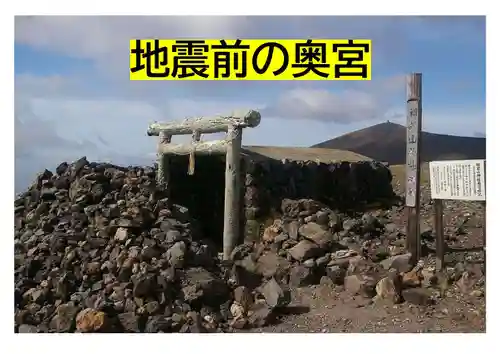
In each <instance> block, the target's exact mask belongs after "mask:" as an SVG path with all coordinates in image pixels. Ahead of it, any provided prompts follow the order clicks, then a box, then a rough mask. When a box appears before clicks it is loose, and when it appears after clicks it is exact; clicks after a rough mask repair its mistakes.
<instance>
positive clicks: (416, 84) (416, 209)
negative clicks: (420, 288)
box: [406, 73, 422, 265]
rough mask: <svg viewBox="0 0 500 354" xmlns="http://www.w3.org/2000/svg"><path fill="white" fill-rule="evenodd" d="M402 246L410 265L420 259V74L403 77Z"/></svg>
mask: <svg viewBox="0 0 500 354" xmlns="http://www.w3.org/2000/svg"><path fill="white" fill-rule="evenodd" d="M406 107H407V116H406V117H407V131H406V211H407V218H408V220H407V232H406V247H407V250H408V251H409V252H410V253H411V255H412V257H411V263H412V264H413V265H416V264H417V262H418V260H419V259H420V253H421V242H420V167H421V161H420V152H421V136H422V74H420V73H414V74H410V75H408V76H407V78H406Z"/></svg>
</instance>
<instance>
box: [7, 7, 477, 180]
mask: <svg viewBox="0 0 500 354" xmlns="http://www.w3.org/2000/svg"><path fill="white" fill-rule="evenodd" d="M426 21H427V20H426V19H424V21H423V22H421V20H419V19H415V20H414V19H408V18H396V17H336V18H334V19H332V18H331V17H245V16H239V17H221V16H213V17H193V16H190V17H180V16H176V17H150V16H148V17H110V16H100V17H96V16H92V17H85V16H78V17H67V16H66V17H65V16H30V17H17V18H16V22H15V30H16V32H15V36H16V38H15V40H16V42H17V43H21V44H26V45H29V46H33V47H37V48H40V49H42V50H44V51H51V52H55V53H59V54H63V55H66V56H72V57H74V58H81V59H82V58H83V59H85V60H87V61H88V62H90V63H91V64H93V65H94V68H97V69H99V70H100V71H99V72H97V73H96V72H94V73H93V75H88V74H89V73H88V72H86V73H80V75H81V76H80V77H78V76H72V77H67V76H58V75H52V76H47V77H44V76H35V75H29V74H22V75H16V82H15V94H16V121H15V122H16V123H15V128H16V132H15V134H16V175H17V172H18V171H20V172H19V173H22V174H23V176H24V175H30V177H29V179H31V175H34V173H36V172H37V171H38V170H40V169H41V168H43V167H48V166H53V167H55V165H57V163H59V162H60V161H62V160H73V159H76V158H78V157H80V156H82V155H87V156H88V157H89V158H90V159H112V160H113V161H114V162H117V163H123V164H128V163H140V162H142V161H145V159H146V160H148V161H150V160H151V156H152V154H154V150H155V144H156V141H155V139H154V138H151V137H147V136H146V134H145V132H146V129H147V125H148V123H149V122H152V121H154V120H157V121H158V120H159V121H165V120H168V121H170V120H177V119H182V118H184V117H186V116H199V115H215V114H224V113H229V112H231V111H233V110H239V109H246V108H252V109H260V110H261V112H262V114H263V120H262V123H261V125H260V126H259V127H258V128H256V129H249V130H248V132H245V134H244V143H246V144H252V145H281V146H283V145H296V146H308V145H312V144H315V143H318V142H319V141H323V140H327V139H330V138H333V137H334V136H336V135H339V134H342V133H347V132H349V131H351V130H355V129H359V128H362V127H363V126H364V125H367V124H370V123H366V121H367V120H369V119H372V120H373V122H374V123H377V122H379V121H380V120H385V119H391V120H394V119H392V117H402V116H403V115H404V106H400V105H398V106H396V107H395V106H394V101H396V102H397V103H399V102H404V82H403V80H402V79H403V76H401V75H394V76H391V77H388V78H385V79H383V80H377V79H375V80H373V81H372V82H349V83H347V82H336V83H335V85H332V83H324V82H313V83H308V82H300V83H297V82H265V83H262V82H245V81H242V82H196V83H193V82H174V83H171V82H130V81H129V78H128V50H129V49H128V46H129V40H130V39H131V38H147V37H159V38H179V37H201V38H221V37H225V38H304V37H316V38H324V37H335V38H347V37H353V38H370V39H372V40H373V43H374V61H375V62H377V61H378V62H383V63H384V65H390V63H391V60H394V55H395V54H396V55H397V54H398V53H402V52H404V50H405V46H406V45H408V40H407V39H408V38H409V36H411V35H413V34H412V33H414V32H415V30H416V29H418V30H419V31H422V32H424V31H425V32H429V31H432V29H433V28H434V27H433V26H434V25H433V24H432V21H431V22H426ZM403 22H404V23H405V24H406V23H412V24H413V25H412V26H406V25H402V24H403ZM325 34H327V36H325ZM424 35H425V34H424V33H422V37H423V36H424ZM450 36H451V37H453V33H448V34H447V38H449V37H450ZM33 70H36V68H33ZM394 74H397V73H394ZM84 75H88V76H84ZM101 81H102V82H101ZM333 87H335V90H334V91H332V88H333ZM470 115H471V116H474V117H478V116H480V114H479V115H478V114H476V113H470ZM428 116H430V114H428V113H426V117H428ZM434 117H436V118H435V119H434V118H433V119H432V123H430V124H432V126H433V127H434V128H436V129H438V130H439V129H441V128H449V127H446V126H447V125H449V124H450V119H448V118H447V116H446V114H441V113H439V114H434ZM395 119H396V118H395ZM436 119H437V121H436ZM478 119H479V120H480V121H484V120H481V119H480V118H478ZM464 120H465V121H467V119H466V117H464ZM426 121H429V122H430V120H428V119H427V118H426V119H424V122H426ZM328 122H334V123H342V125H331V124H327V123H328ZM443 122H444V123H443ZM456 122H457V120H455V121H454V124H453V127H454V128H456V129H460V125H461V124H462V121H460V124H457V123H456ZM476 122H477V119H476ZM424 124H427V123H424ZM463 124H469V123H467V122H465V123H463ZM470 125H471V126H472V125H474V123H470ZM304 127H307V128H306V129H304ZM467 129H469V128H467ZM480 130H481V127H475V128H474V129H472V130H471V131H480ZM203 138H204V139H205V140H208V139H217V138H220V135H216V134H212V135H209V136H206V137H203ZM186 139H190V137H177V138H174V142H177V141H185V140H186ZM34 147H35V148H34ZM23 178H24V177H23Z"/></svg>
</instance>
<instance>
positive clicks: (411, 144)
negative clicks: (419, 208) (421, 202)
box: [406, 101, 420, 207]
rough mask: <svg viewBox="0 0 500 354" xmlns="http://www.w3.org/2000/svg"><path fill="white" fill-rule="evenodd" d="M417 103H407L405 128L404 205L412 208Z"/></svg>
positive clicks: (415, 170) (413, 203)
mask: <svg viewBox="0 0 500 354" xmlns="http://www.w3.org/2000/svg"><path fill="white" fill-rule="evenodd" d="M418 105H419V102H418V101H409V102H408V107H407V109H408V112H407V128H406V139H407V141H406V176H407V180H406V205H407V206H410V207H414V206H415V205H416V203H417V193H419V191H417V189H418V188H417V173H418V170H417V167H418V163H419V161H418V158H419V157H418V155H417V152H418V144H419V141H418V136H419V135H418V134H419V130H420V127H419V121H418Z"/></svg>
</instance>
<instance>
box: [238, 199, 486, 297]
mask: <svg viewBox="0 0 500 354" xmlns="http://www.w3.org/2000/svg"><path fill="white" fill-rule="evenodd" d="M281 212H282V214H281V217H280V218H277V219H275V220H274V222H273V224H272V225H270V226H269V227H267V228H266V229H265V230H264V232H263V234H262V236H261V240H262V243H261V244H260V245H259V246H258V247H256V249H255V250H254V251H253V253H250V251H251V248H250V247H247V248H246V250H247V252H246V253H245V252H242V250H243V249H244V248H245V247H246V246H244V245H243V246H240V250H239V252H238V253H237V255H236V258H235V264H237V265H238V266H239V267H241V268H243V269H245V271H246V273H247V274H257V275H258V276H262V277H263V278H266V277H273V278H275V279H279V280H280V281H282V282H283V283H286V284H288V285H289V286H290V287H302V286H308V285H314V284H319V283H322V284H328V285H331V286H334V287H336V288H337V289H338V291H347V292H348V293H350V294H351V295H355V296H361V297H365V298H368V299H372V300H373V301H374V302H378V301H382V302H390V303H393V304H395V303H400V302H403V301H406V302H409V303H412V304H415V305H427V304H431V303H433V302H434V301H435V300H436V298H437V297H439V294H441V295H442V294H443V292H444V291H446V289H448V287H449V286H450V285H451V282H452V281H453V280H457V279H458V278H460V277H462V278H460V279H462V280H463V281H462V283H464V284H465V283H467V284H477V282H478V279H480V278H481V277H483V275H482V272H481V270H478V269H476V270H474V271H471V273H473V274H475V276H474V279H475V280H474V281H471V282H469V281H467V280H464V279H463V276H462V275H461V274H462V273H463V271H462V272H459V275H458V278H457V277H456V275H453V274H456V271H455V269H453V268H451V269H450V271H449V272H448V273H449V274H448V273H439V274H438V273H436V272H435V269H434V268H433V267H432V266H429V265H428V264H427V265H426V266H425V267H424V263H423V262H422V263H419V264H418V265H417V266H416V267H412V266H411V265H410V254H407V253H405V247H404V245H405V240H404V234H403V233H402V232H400V230H399V229H398V228H397V227H396V226H395V225H394V224H393V223H391V222H390V219H389V215H387V214H388V213H390V211H378V212H374V213H368V212H367V213H364V214H361V215H359V216H356V215H346V214H343V213H339V212H334V211H332V210H330V209H329V208H327V207H326V206H325V205H322V204H321V203H319V202H317V201H314V200H310V199H301V200H289V199H285V200H283V202H282V205H281ZM463 274H464V276H467V274H469V273H467V272H465V273H463ZM454 277H455V278H456V279H453V278H454ZM483 278H484V277H483ZM460 284H461V282H460V281H459V282H458V286H460ZM474 286H475V285H474ZM474 286H468V287H467V291H468V292H473V291H474V290H473V288H474ZM464 288H465V286H464ZM462 292H466V291H462ZM436 293H437V295H436Z"/></svg>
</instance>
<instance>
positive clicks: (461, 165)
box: [429, 160, 486, 201]
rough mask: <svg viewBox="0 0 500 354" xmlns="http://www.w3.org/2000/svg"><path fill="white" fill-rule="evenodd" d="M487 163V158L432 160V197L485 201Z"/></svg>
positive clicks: (430, 164) (430, 165) (430, 167)
mask: <svg viewBox="0 0 500 354" xmlns="http://www.w3.org/2000/svg"><path fill="white" fill-rule="evenodd" d="M485 164H486V160H454V161H432V162H430V163H429V170H430V182H431V198H432V199H451V200H470V201H485V200H486V184H485V180H486V178H485V171H486V169H485Z"/></svg>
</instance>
